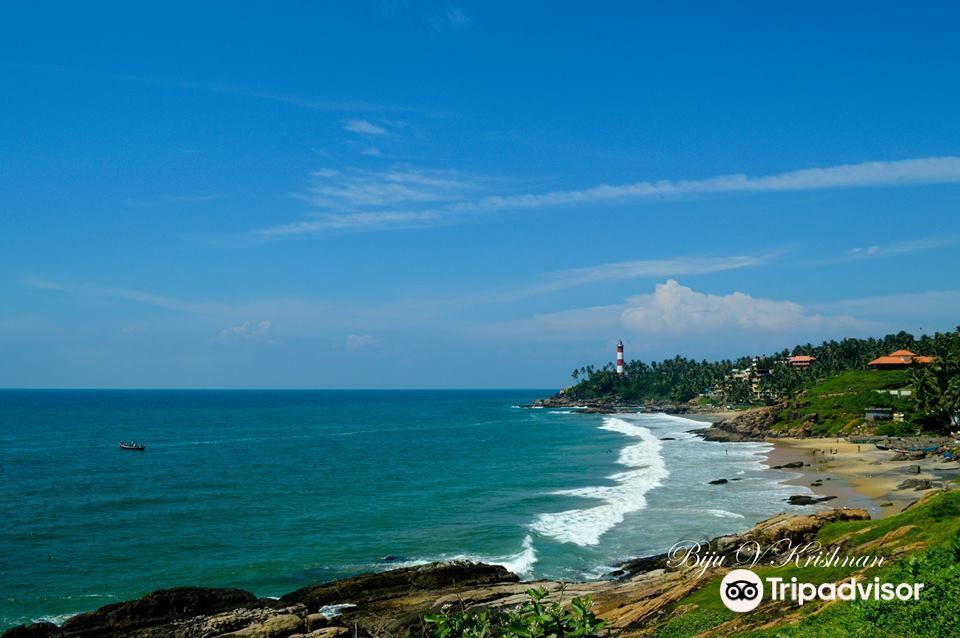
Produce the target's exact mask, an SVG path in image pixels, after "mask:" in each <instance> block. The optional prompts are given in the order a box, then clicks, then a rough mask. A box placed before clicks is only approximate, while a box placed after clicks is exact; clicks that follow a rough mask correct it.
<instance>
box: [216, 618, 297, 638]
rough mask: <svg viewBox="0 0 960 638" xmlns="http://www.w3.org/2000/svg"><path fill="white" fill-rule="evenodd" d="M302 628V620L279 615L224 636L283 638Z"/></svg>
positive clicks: (235, 637)
mask: <svg viewBox="0 0 960 638" xmlns="http://www.w3.org/2000/svg"><path fill="white" fill-rule="evenodd" d="M303 628H304V623H303V619H302V618H300V616H297V615H294V614H280V615H277V616H273V617H272V618H268V619H267V620H265V621H263V622H261V623H257V624H255V625H250V626H249V627H244V628H243V629H240V630H239V631H234V632H231V633H228V634H223V635H224V636H231V637H232V638H285V637H286V636H289V635H291V634H295V633H298V632H300V631H301V630H302V629H303Z"/></svg>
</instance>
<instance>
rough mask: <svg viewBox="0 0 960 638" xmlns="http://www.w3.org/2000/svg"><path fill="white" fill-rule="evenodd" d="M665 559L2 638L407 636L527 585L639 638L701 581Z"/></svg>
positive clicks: (313, 589) (792, 520) (134, 617)
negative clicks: (583, 605)
mask: <svg viewBox="0 0 960 638" xmlns="http://www.w3.org/2000/svg"><path fill="white" fill-rule="evenodd" d="M868 518H869V515H868V514H867V512H866V511H864V510H855V509H838V510H828V511H823V512H816V513H814V514H810V515H808V516H794V515H787V514H780V515H777V516H774V517H771V518H768V519H766V520H765V521H762V522H761V523H759V524H757V525H756V526H754V527H753V528H752V529H750V530H749V531H747V532H745V533H743V534H735V535H728V536H719V537H717V538H714V539H713V540H711V541H709V542H708V545H709V549H710V550H712V551H714V552H716V554H717V555H719V556H726V557H732V556H734V555H735V553H736V552H737V550H738V549H739V548H740V546H741V545H742V544H743V543H746V542H747V541H756V542H757V543H759V544H760V545H762V546H768V545H771V544H773V543H776V542H777V541H781V540H783V539H789V540H790V541H791V542H792V543H793V544H794V545H796V544H798V543H807V542H810V541H811V540H813V538H814V537H815V535H816V533H817V532H818V531H819V530H820V529H821V528H822V527H823V526H824V525H826V524H828V523H832V522H835V521H845V520H863V519H868ZM666 558H667V557H666V555H660V556H651V557H644V558H638V559H635V560H631V561H628V562H626V563H624V564H623V565H621V566H620V569H618V571H617V572H615V573H614V574H612V575H611V576H615V577H616V578H615V579H614V580H605V581H599V582H593V583H573V584H570V583H559V582H554V581H538V582H535V583H529V582H519V581H520V579H519V578H518V577H517V576H516V575H514V574H511V573H510V572H509V571H507V570H506V569H504V568H503V567H500V566H497V565H484V564H481V563H471V562H467V561H456V562H452V563H431V564H428V565H422V566H418V567H409V568H403V569H396V570H392V571H388V572H382V573H378V574H364V575H361V576H356V577H354V578H347V579H344V580H340V581H335V582H332V583H326V584H319V585H310V586H308V587H304V588H302V589H298V590H297V591H294V592H291V593H289V594H286V595H285V596H283V597H282V598H281V599H280V600H273V599H257V598H256V597H255V596H254V595H253V594H251V593H249V592H245V591H242V590H238V589H201V588H188V587H183V588H177V589H168V590H161V591H157V592H154V593H152V594H149V595H147V596H144V597H143V598H140V599H138V600H134V601H129V602H124V603H118V604H115V605H107V606H106V607H101V608H100V609H98V610H97V611H94V612H89V613H85V614H80V615H78V616H74V617H73V618H70V619H69V620H68V621H67V622H65V623H64V624H63V626H62V627H57V626H56V625H51V624H48V623H47V624H36V625H30V626H21V627H16V628H13V629H10V630H8V631H6V632H4V633H3V635H2V638H80V637H88V636H89V637H92V636H104V637H107V638H110V637H119V636H130V637H133V638H212V637H214V636H232V637H234V638H241V637H242V638H292V637H299V638H303V637H307V636H309V637H311V638H334V637H336V636H345V635H349V636H358V637H359V636H368V637H377V638H379V637H381V636H382V637H387V636H391V637H392V636H405V635H407V632H408V631H410V630H414V631H415V630H416V629H417V628H419V627H420V618H421V617H422V616H423V615H425V614H428V613H437V612H438V611H442V610H445V609H457V610H460V609H467V610H469V609H475V608H483V607H488V608H497V609H510V608H513V607H515V606H516V605H518V604H520V603H521V602H523V601H524V600H525V598H526V596H525V591H526V590H527V589H528V588H530V587H531V586H537V587H543V588H544V589H546V590H547V592H548V596H547V601H548V602H554V601H558V600H560V599H561V598H562V599H563V601H564V602H569V600H570V599H571V598H573V597H575V596H581V597H582V596H588V595H589V596H592V598H593V600H594V603H595V607H594V609H595V611H596V613H597V614H598V615H600V616H601V617H602V618H604V619H606V620H608V621H609V623H610V627H611V629H612V630H613V631H614V633H618V632H622V634H623V635H624V636H636V635H641V634H643V635H645V634H647V633H649V631H650V627H651V626H655V624H656V623H657V622H658V621H660V620H662V619H663V615H664V613H665V612H666V611H667V610H668V609H672V608H673V605H674V604H675V603H677V602H678V601H680V600H681V599H682V598H683V597H684V596H686V595H687V594H689V593H690V592H691V591H693V590H695V589H697V588H698V587H700V586H702V585H703V583H704V582H705V581H704V580H703V579H699V578H697V577H696V575H695V572H696V571H697V570H695V569H680V568H668V566H667V560H666ZM334 606H336V607H334ZM338 611H339V612H342V613H340V614H337V612H338Z"/></svg>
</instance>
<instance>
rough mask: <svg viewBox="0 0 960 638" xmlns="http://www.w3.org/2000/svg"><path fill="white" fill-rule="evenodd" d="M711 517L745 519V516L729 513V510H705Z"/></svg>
mask: <svg viewBox="0 0 960 638" xmlns="http://www.w3.org/2000/svg"><path fill="white" fill-rule="evenodd" d="M703 511H704V512H706V513H707V514H710V515H711V516H716V517H717V518H744V516H743V514H737V513H736V512H728V511H727V510H703Z"/></svg>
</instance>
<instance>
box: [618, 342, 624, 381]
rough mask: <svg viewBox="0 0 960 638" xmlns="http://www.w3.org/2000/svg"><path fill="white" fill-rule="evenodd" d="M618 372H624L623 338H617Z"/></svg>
mask: <svg viewBox="0 0 960 638" xmlns="http://www.w3.org/2000/svg"><path fill="white" fill-rule="evenodd" d="M617 374H623V340H622V339H618V340H617Z"/></svg>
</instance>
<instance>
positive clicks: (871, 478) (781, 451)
mask: <svg viewBox="0 0 960 638" xmlns="http://www.w3.org/2000/svg"><path fill="white" fill-rule="evenodd" d="M766 440H767V442H769V443H772V444H773V449H772V450H771V451H770V452H769V454H768V455H767V463H768V465H769V466H770V467H771V469H773V468H776V466H778V465H786V464H788V463H795V462H797V461H802V462H803V466H802V467H798V468H784V470H785V471H789V472H793V473H794V476H793V477H792V478H789V479H787V480H786V481H784V482H785V483H786V484H787V485H796V486H803V487H806V488H808V489H810V490H812V491H813V492H814V493H815V494H816V495H817V496H819V497H831V496H832V497H834V498H832V499H830V500H829V501H824V502H823V504H824V505H825V506H828V507H833V508H837V507H853V508H862V509H866V510H867V511H868V512H869V513H870V516H871V518H874V519H878V518H885V517H887V516H892V515H894V514H898V513H900V512H902V511H903V510H904V509H906V508H907V507H908V506H910V505H911V504H912V503H914V502H916V501H917V500H918V499H920V498H921V497H923V496H924V495H925V494H927V493H928V492H929V490H915V489H910V488H907V489H897V486H898V485H900V484H901V483H903V482H904V481H907V480H909V479H918V480H921V481H922V480H928V481H931V483H933V484H935V485H937V486H939V485H938V484H939V483H945V484H946V483H949V480H950V479H951V478H952V477H953V476H960V471H951V470H950V469H949V466H948V465H946V464H944V463H942V462H940V461H939V457H937V456H936V455H932V456H928V457H927V458H925V459H921V460H908V461H895V460H893V456H894V454H893V452H890V451H887V450H879V449H877V448H876V447H875V446H874V445H872V444H868V443H863V444H857V443H850V442H848V441H846V440H844V439H842V438H840V439H837V438H805V439H795V438H769V439H766ZM917 470H919V471H917Z"/></svg>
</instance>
